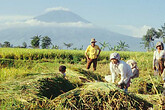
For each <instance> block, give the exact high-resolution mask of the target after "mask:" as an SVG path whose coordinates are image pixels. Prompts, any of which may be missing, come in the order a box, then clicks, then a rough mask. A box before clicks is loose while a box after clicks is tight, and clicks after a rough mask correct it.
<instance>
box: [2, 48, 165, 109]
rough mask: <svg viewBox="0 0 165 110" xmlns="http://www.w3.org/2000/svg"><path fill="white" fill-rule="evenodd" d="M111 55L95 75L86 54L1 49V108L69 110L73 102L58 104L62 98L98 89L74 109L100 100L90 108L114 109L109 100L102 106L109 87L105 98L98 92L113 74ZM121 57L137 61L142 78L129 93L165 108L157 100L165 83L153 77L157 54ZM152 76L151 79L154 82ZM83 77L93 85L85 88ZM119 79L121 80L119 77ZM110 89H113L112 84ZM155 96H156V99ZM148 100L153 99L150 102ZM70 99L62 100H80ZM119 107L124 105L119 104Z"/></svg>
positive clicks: (103, 55)
mask: <svg viewBox="0 0 165 110" xmlns="http://www.w3.org/2000/svg"><path fill="white" fill-rule="evenodd" d="M110 53H112V51H103V52H101V54H100V56H99V61H98V67H97V70H96V71H95V72H93V71H92V68H91V69H89V70H87V69H85V67H86V59H85V56H84V51H75V50H73V51H72V50H51V49H50V50H46V49H12V48H10V49H8V48H0V67H1V69H0V108H1V109H2V110H3V109H4V110H5V109H11V108H12V109H53V108H56V106H58V107H59V109H64V108H65V109H67V107H71V106H72V105H70V104H71V103H70V102H67V103H66V104H67V105H65V104H64V103H63V102H58V101H57V100H56V98H57V97H58V96H62V95H64V96H67V97H68V96H72V95H73V94H72V93H71V92H72V91H73V92H75V93H74V94H75V95H76V94H82V93H81V92H82V89H83V90H84V89H85V90H86V92H87V91H90V90H92V88H94V87H95V88H94V91H95V92H94V91H93V92H94V93H96V94H92V97H88V96H89V95H90V94H88V93H87V94H86V93H83V97H79V98H81V100H80V102H76V103H77V104H79V105H76V103H74V104H73V106H74V105H76V106H77V107H81V106H82V105H84V104H85V103H84V102H83V100H88V99H89V100H95V99H98V100H97V101H96V103H95V104H94V105H96V106H94V105H93V104H91V103H89V102H88V104H87V106H86V107H89V108H90V109H91V108H92V107H93V108H95V107H96V108H97V107H103V106H104V107H107V108H108V107H109V108H110V109H112V106H108V105H110V102H106V101H105V99H104V105H100V104H101V103H100V101H102V98H105V97H107V96H109V95H110V94H109V93H107V92H106V91H109V88H106V87H103V88H102V92H105V93H107V94H106V95H105V94H103V95H102V97H99V96H100V95H99V94H98V93H97V92H99V93H100V89H99V87H100V85H102V84H103V83H98V82H104V83H105V81H104V76H105V75H109V74H110V71H109V55H110ZM119 54H120V55H121V57H122V60H124V61H127V60H128V59H134V60H135V61H137V63H138V67H139V69H140V77H139V78H136V79H134V80H132V83H131V87H130V88H129V92H131V93H133V94H134V95H135V97H136V94H137V95H138V96H140V97H142V98H144V99H145V100H147V101H148V102H149V103H152V104H153V105H154V107H155V108H159V107H161V105H160V101H155V100H156V96H158V95H160V93H161V91H162V80H161V77H155V76H153V70H152V56H153V53H152V52H150V53H147V52H119ZM60 65H65V66H66V67H67V70H66V74H67V75H66V76H67V80H66V79H63V78H62V74H61V73H59V71H58V67H59V66H60ZM91 67H92V66H91ZM149 76H151V78H152V81H151V79H150V77H149ZM79 77H83V78H84V79H86V80H88V81H89V82H90V85H91V86H84V85H85V84H86V83H87V82H85V81H86V80H85V81H84V80H81V79H79ZM117 79H118V80H119V78H117ZM153 83H154V86H155V87H156V90H157V91H158V94H157V91H156V90H155V88H154V86H153ZM97 84H98V85H97ZM106 84H107V83H106ZM151 85H152V86H151ZM97 86H99V87H97ZM114 86H115V85H114ZM74 88H75V89H74ZM110 88H112V85H111V86H110ZM148 88H149V89H148ZM88 89H89V90H88ZM115 89H116V88H115ZM97 90H98V91H97ZM67 91H68V92H67ZM76 91H77V92H76ZM93 92H92V93H93ZM102 92H101V93H102ZM70 93H71V94H70ZM67 94H68V95H67ZM69 94H70V95H69ZM139 94H140V95H139ZM152 95H154V96H155V97H152ZM85 97H86V98H85ZM94 97H95V98H94ZM135 97H134V98H135ZM147 97H150V99H148V98H147ZM77 98H78V97H77ZM84 98H85V99H84ZM123 98H124V96H123ZM68 99H69V98H64V99H62V100H63V101H66V100H67V101H73V102H74V100H75V99H76V97H75V99H73V100H68ZM158 99H159V98H158ZM141 100H143V99H141ZM120 101H122V100H120ZM55 102H57V103H55ZM122 103H124V102H122ZM81 104H82V105H81ZM85 105H86V104H85ZM105 105H106V106H105ZM126 105H128V106H129V107H130V106H131V105H130V104H129V103H127V104H126ZM156 105H159V106H156ZM73 106H72V107H73ZM128 106H127V107H128ZM117 107H121V106H120V105H118V106H117ZM79 109H81V108H79Z"/></svg>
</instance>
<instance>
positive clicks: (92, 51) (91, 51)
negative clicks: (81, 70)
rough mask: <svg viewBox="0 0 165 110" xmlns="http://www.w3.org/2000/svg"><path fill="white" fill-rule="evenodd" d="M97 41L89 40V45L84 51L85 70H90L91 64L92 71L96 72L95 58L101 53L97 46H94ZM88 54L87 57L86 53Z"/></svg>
mask: <svg viewBox="0 0 165 110" xmlns="http://www.w3.org/2000/svg"><path fill="white" fill-rule="evenodd" d="M96 42H97V41H96V40H95V39H94V38H92V39H91V42H90V43H91V45H89V46H88V47H87V49H86V51H85V56H86V58H87V67H86V68H87V69H89V68H90V66H91V64H92V63H93V71H95V70H96V66H97V58H98V56H99V54H100V52H101V49H100V48H99V46H98V45H95V43H96ZM97 50H99V52H97ZM88 52H89V56H88V54H87V53H88Z"/></svg>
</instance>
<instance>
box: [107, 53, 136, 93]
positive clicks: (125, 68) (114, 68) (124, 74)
mask: <svg viewBox="0 0 165 110" xmlns="http://www.w3.org/2000/svg"><path fill="white" fill-rule="evenodd" d="M110 61H111V62H110V71H111V74H112V83H114V82H115V76H116V75H118V74H120V75H121V79H120V81H119V82H118V86H119V87H120V88H121V89H123V90H124V91H125V92H127V89H128V87H129V86H130V82H131V81H130V80H131V77H132V76H133V73H132V70H131V67H130V66H129V65H128V64H127V63H126V62H124V61H122V60H120V55H119V54H118V53H112V54H111V55H110Z"/></svg>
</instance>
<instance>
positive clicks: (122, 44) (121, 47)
mask: <svg viewBox="0 0 165 110" xmlns="http://www.w3.org/2000/svg"><path fill="white" fill-rule="evenodd" d="M117 43H118V48H119V49H120V51H127V49H126V48H129V46H128V44H126V43H125V42H122V41H121V40H120V42H117Z"/></svg>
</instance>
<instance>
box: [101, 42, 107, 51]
mask: <svg viewBox="0 0 165 110" xmlns="http://www.w3.org/2000/svg"><path fill="white" fill-rule="evenodd" d="M99 43H100V44H101V46H102V47H101V50H104V49H105V48H106V47H109V43H108V42H107V43H106V42H105V41H104V42H103V43H101V42H99Z"/></svg>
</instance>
